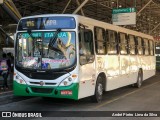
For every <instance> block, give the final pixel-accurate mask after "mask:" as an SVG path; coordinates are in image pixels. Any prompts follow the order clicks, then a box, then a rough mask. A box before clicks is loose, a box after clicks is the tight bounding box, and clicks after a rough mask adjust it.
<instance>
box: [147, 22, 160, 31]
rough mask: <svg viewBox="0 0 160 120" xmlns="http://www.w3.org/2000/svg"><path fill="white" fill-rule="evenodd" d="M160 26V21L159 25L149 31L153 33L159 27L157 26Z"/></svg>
mask: <svg viewBox="0 0 160 120" xmlns="http://www.w3.org/2000/svg"><path fill="white" fill-rule="evenodd" d="M159 26H160V23H159V24H158V25H156V26H155V27H154V28H153V29H152V30H150V31H149V33H150V34H151V33H152V32H153V31H154V30H155V29H157V27H159Z"/></svg>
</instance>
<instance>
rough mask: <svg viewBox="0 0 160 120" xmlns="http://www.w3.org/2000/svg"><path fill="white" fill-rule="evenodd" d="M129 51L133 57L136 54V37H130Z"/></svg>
mask: <svg viewBox="0 0 160 120" xmlns="http://www.w3.org/2000/svg"><path fill="white" fill-rule="evenodd" d="M129 48H130V49H129V51H130V54H131V55H135V54H136V43H135V37H134V36H133V35H129Z"/></svg>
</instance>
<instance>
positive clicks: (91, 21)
mask: <svg viewBox="0 0 160 120" xmlns="http://www.w3.org/2000/svg"><path fill="white" fill-rule="evenodd" d="M51 16H68V17H74V18H75V19H76V21H78V22H82V23H84V24H85V23H86V24H88V25H94V26H97V27H102V28H105V29H109V30H114V31H117V32H122V33H127V34H131V35H135V36H141V37H143V38H148V39H153V36H151V35H148V34H144V33H141V32H137V31H134V30H130V29H127V28H123V27H120V26H116V25H113V24H109V23H106V22H102V21H98V20H95V19H92V18H89V17H85V16H80V15H76V14H43V15H34V16H27V17H23V18H21V20H22V19H27V18H36V17H51ZM97 23H98V24H97Z"/></svg>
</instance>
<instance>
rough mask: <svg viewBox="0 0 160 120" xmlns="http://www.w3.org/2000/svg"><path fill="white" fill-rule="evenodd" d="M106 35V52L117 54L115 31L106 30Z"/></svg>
mask: <svg viewBox="0 0 160 120" xmlns="http://www.w3.org/2000/svg"><path fill="white" fill-rule="evenodd" d="M107 32H108V34H107V35H108V36H107V43H108V47H107V51H108V54H117V53H118V52H117V51H118V49H117V45H118V44H117V39H116V38H117V32H115V31H110V30H108V31H107Z"/></svg>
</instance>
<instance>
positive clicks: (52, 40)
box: [47, 28, 61, 55]
mask: <svg viewBox="0 0 160 120" xmlns="http://www.w3.org/2000/svg"><path fill="white" fill-rule="evenodd" d="M59 32H61V29H60V28H58V29H57V31H56V33H55V34H54V36H53V37H52V38H51V39H50V40H49V44H48V51H47V55H48V53H49V48H50V47H52V46H53V45H54V43H55V42H56V39H57V36H58V33H59Z"/></svg>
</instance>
